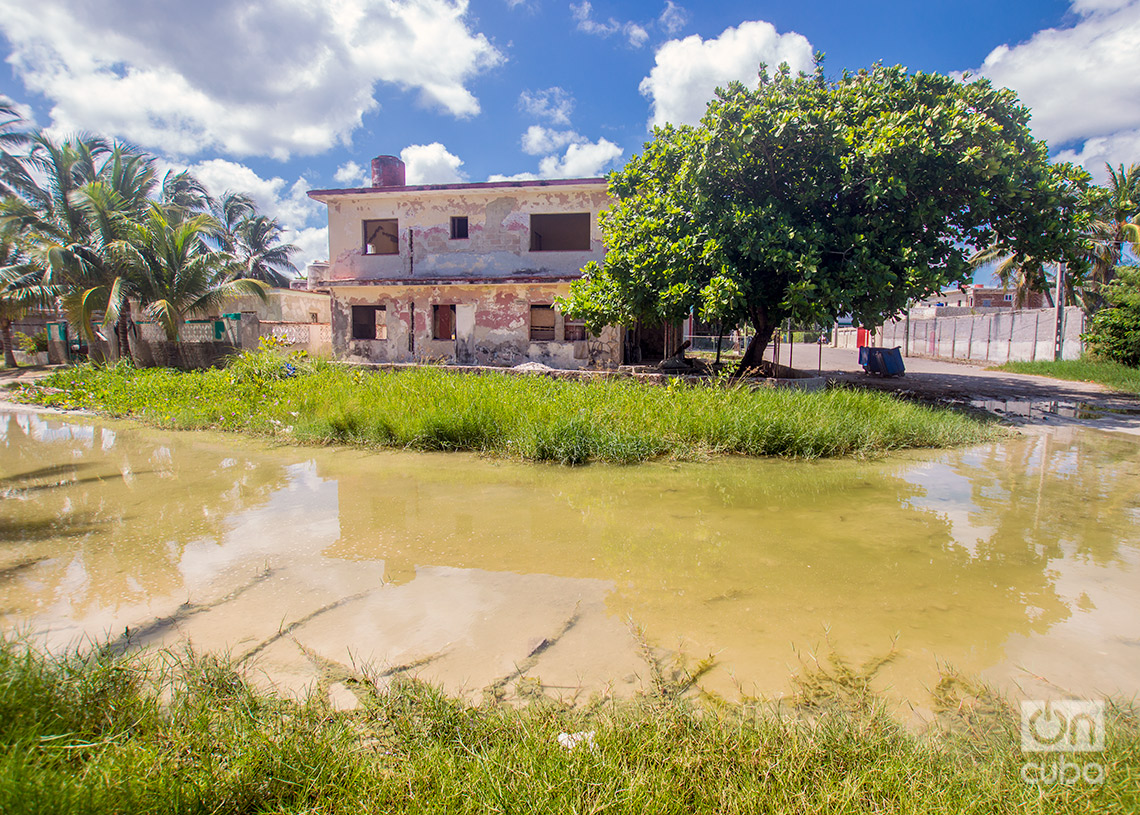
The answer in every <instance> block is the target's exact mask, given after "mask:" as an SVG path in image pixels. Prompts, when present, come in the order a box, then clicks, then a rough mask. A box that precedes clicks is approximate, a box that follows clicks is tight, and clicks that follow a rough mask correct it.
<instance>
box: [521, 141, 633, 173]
mask: <svg viewBox="0 0 1140 815" xmlns="http://www.w3.org/2000/svg"><path fill="white" fill-rule="evenodd" d="M621 154H622V149H621V148H620V147H618V146H617V145H616V144H614V143H613V142H611V141H609V140H607V139H598V140H597V141H596V142H593V143H590V142H587V143H585V144H572V145H570V146H569V147H568V148H566V154H565V155H564V156H562V158H559V157H558V156H547V157H546V158H544V159H543V160H542V161H540V162H539V163H538V174H539V175H540V176H541V177H543V178H592V177H593V176H598V175H601V174H602V172H603V170H604V169H605V168H606V166H607V165H609V164H611V163H612V162H614V161H617V160H618V159H619V158H621Z"/></svg>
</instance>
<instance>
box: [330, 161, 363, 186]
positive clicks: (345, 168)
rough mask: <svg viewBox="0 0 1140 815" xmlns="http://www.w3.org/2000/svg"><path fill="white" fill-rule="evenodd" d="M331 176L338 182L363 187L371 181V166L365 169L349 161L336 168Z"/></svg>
mask: <svg viewBox="0 0 1140 815" xmlns="http://www.w3.org/2000/svg"><path fill="white" fill-rule="evenodd" d="M333 178H334V179H336V181H337V182H338V183H340V184H350V185H355V186H360V187H365V186H368V185H369V184H371V183H372V172H371V168H370V169H368V170H365V169H364V168H363V167H361V166H360V165H359V164H357V163H356V162H355V161H349V162H346V163H345V164H342V165H340V166H339V167H337V168H336V173H334V174H333Z"/></svg>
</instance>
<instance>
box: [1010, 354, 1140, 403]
mask: <svg viewBox="0 0 1140 815" xmlns="http://www.w3.org/2000/svg"><path fill="white" fill-rule="evenodd" d="M994 370H998V371H1009V372H1010V373H1014V374H1036V375H1038V376H1051V377H1053V378H1054V379H1068V380H1070V381H1073V382H1096V383H1098V384H1100V385H1104V386H1105V387H1108V388H1115V389H1116V390H1120V391H1127V392H1128V393H1137V394H1140V368H1130V367H1128V366H1127V365H1122V364H1121V363H1119V362H1106V361H1099V360H1092V359H1073V360H1061V361H1060V362H1053V361H1051V360H1050V361H1040V362H1007V363H1005V364H1004V365H999V366H997V367H996V368H995V369H994Z"/></svg>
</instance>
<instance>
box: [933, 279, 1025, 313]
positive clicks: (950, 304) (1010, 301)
mask: <svg viewBox="0 0 1140 815" xmlns="http://www.w3.org/2000/svg"><path fill="white" fill-rule="evenodd" d="M1016 299H1017V295H1016V293H1015V292H1014V291H1013V290H1012V289H998V288H990V287H986V286H983V285H981V284H975V285H973V286H966V287H964V288H959V287H957V286H955V287H953V288H949V289H945V290H944V291H941V292H939V293H938V294H933V295H930V296H929V297H925V298H923V299H922V300H919V301H918V302H917V303H915V304H914V308H943V307H944V308H966V309H975V310H976V309H980V308H993V309H1016V308H1045V307H1046V305H1047V303H1046V301H1045V295H1043V294H1041V293H1040V292H1029V294H1028V296H1027V297H1026V298H1025V302H1024V303H1022V304H1020V305H1018V304H1017V303H1016Z"/></svg>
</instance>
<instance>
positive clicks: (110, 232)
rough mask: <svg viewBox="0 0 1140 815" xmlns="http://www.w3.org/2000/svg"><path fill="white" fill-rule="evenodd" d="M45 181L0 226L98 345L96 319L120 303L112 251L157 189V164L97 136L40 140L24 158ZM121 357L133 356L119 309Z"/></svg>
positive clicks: (2, 215)
mask: <svg viewBox="0 0 1140 815" xmlns="http://www.w3.org/2000/svg"><path fill="white" fill-rule="evenodd" d="M26 160H27V161H28V162H29V163H30V164H31V165H32V166H33V167H34V168H35V169H36V170H37V171H38V174H39V175H40V176H42V177H43V179H44V181H43V183H42V184H41V185H38V186H37V189H38V194H37V195H34V196H32V197H31V198H29V199H27V200H23V199H14V198H9V199H6V201H5V202H4V203H3V204H2V205H0V223H4V224H10V225H12V226H13V227H14V228H15V229H16V230H17V232H18V234H19V239H20V241H21V245H22V247H23V250H24V252H25V254H26V255H27V258H28V262H29V263H30V264H32V265H34V266H37V267H38V268H39V269H40V270H41V272H42V274H43V277H44V280H45V282H47V283H50V284H53V285H56V286H59V287H61V288H62V289H63V290H65V292H66V295H65V297H64V301H63V302H64V307H65V309H66V311H67V313H68V315H69V318H70V319H71V320H72V321H73V322H75V323H78V325H79V328H80V331H81V332H82V333H83V335H84V336H85V337H86V339H87V340H88V342H89V343H92V344H94V339H95V337H94V332H93V329H92V326H91V317H92V315H93V314H94V312H96V311H104V312H108V311H109V309H108V306H109V300H110V299H113V298H118V297H121V292H122V285H121V278H122V270H121V269H119V268H116V265H115V263H114V259H113V257H112V254H111V251H110V247H111V246H112V245H113V244H115V243H117V242H118V241H120V240H122V239H123V238H124V237H125V236H126V234H127V229H128V227H129V225H130V223H131V222H132V221H133V220H134V219H137V218H140V217H142V216H143V215H144V214H145V212H146V211H147V208H148V207H149V206H150V202H151V195H152V194H153V193H154V191H155V188H156V186H157V177H156V172H155V167H154V159H153V158H151V157H149V156H147V155H145V154H143V153H142V152H140V151H138V150H137V149H135V148H133V147H131V146H129V145H124V144H121V143H117V144H109V143H108V142H106V141H104V140H103V139H99V138H94V137H83V136H80V137H74V138H69V139H65V140H63V141H56V140H54V139H52V138H51V137H49V136H47V135H45V134H36V135H35V136H33V137H32V140H31V150H30V152H29V155H28V158H27V159H26ZM115 313H116V315H117V316H118V317H119V318H120V319H119V321H118V322H117V324H116V325H115V328H116V336H117V349H118V352H119V354H120V355H128V354H129V343H128V331H129V312H128V311H125V310H122V309H117V310H116V311H115Z"/></svg>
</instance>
